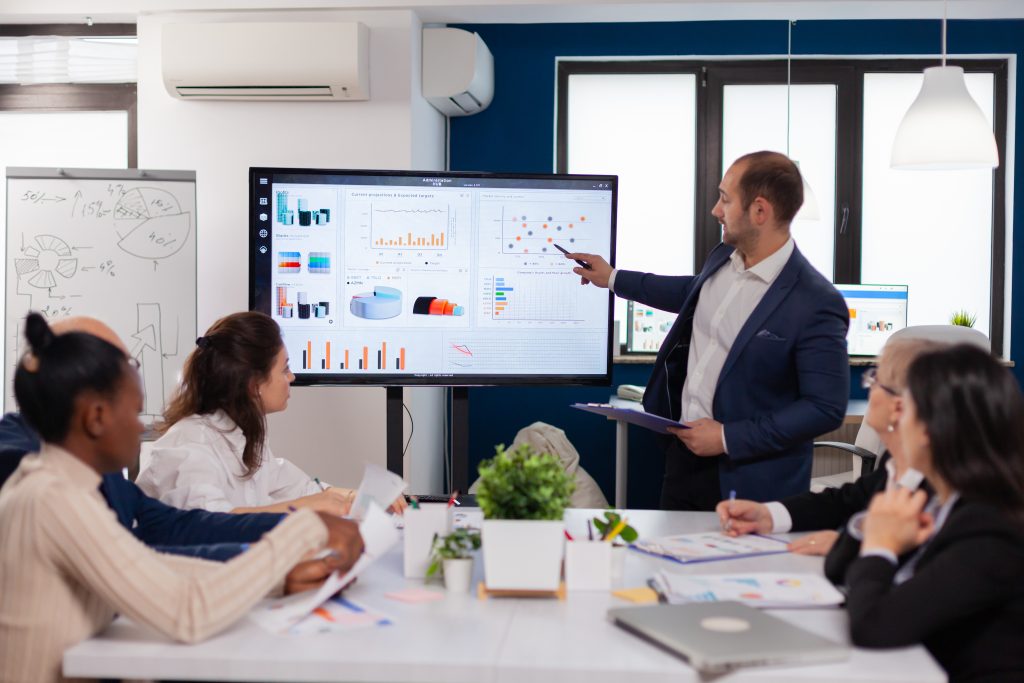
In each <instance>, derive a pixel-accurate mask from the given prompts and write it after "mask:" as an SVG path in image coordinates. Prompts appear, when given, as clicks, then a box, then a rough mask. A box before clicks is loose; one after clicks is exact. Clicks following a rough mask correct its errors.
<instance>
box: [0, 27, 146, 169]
mask: <svg viewBox="0 0 1024 683" xmlns="http://www.w3.org/2000/svg"><path fill="white" fill-rule="evenodd" d="M135 35H137V33H136V26H135V24H93V25H92V26H86V25H85V24H7V25H0V37H3V38H19V37H25V36H74V37H89V38H101V37H110V36H118V37H125V36H135ZM0 111H10V112H18V111H20V112H73V111H124V112H126V113H127V115H128V130H127V133H128V168H138V163H139V143H138V84H137V83H40V84H34V85H14V84H0Z"/></svg>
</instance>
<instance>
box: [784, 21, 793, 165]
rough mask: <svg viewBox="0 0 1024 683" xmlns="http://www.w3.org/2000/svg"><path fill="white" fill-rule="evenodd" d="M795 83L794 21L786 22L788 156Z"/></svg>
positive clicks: (787, 153) (787, 152)
mask: <svg viewBox="0 0 1024 683" xmlns="http://www.w3.org/2000/svg"><path fill="white" fill-rule="evenodd" d="M792 83H793V20H792V19H787V20H786V156H787V157H788V156H789V120H790V107H791V106H792V104H791V100H792V97H791V96H790V88H791V86H792Z"/></svg>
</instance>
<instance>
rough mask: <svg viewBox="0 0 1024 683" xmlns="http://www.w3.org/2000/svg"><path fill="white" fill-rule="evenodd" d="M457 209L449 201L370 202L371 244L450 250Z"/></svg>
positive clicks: (397, 247) (375, 246)
mask: <svg viewBox="0 0 1024 683" xmlns="http://www.w3.org/2000/svg"><path fill="white" fill-rule="evenodd" d="M454 211H455V209H453V208H452V207H451V206H450V205H448V204H434V205H428V206H423V207H418V206H409V205H392V204H387V203H377V202H374V203H372V204H371V205H370V241H371V244H372V245H373V248H374V249H405V248H409V247H415V248H422V249H431V250H437V251H440V250H446V249H447V248H448V246H449V244H450V243H451V238H450V235H449V232H450V230H449V228H450V226H451V225H452V224H453V221H454V220H455V216H454V215H453V214H454Z"/></svg>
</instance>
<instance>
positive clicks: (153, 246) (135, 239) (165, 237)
mask: <svg viewBox="0 0 1024 683" xmlns="http://www.w3.org/2000/svg"><path fill="white" fill-rule="evenodd" d="M114 229H115V230H116V231H117V236H118V237H120V238H121V241H120V242H118V243H117V246H119V247H121V248H122V249H123V250H125V251H126V252H128V253H129V254H132V255H133V256H138V257H139V258H144V259H162V258H167V257H168V256H173V255H174V254H176V253H178V251H180V250H181V248H182V247H184V246H185V242H187V241H188V236H189V232H190V231H191V229H192V215H191V214H190V213H189V212H187V211H182V210H181V205H180V204H179V203H178V200H177V198H175V196H174V195H172V194H171V193H170V192H166V191H165V190H159V189H156V188H152V187H137V188H134V189H132V190H128V191H127V192H125V193H124V194H123V195H121V198H120V199H118V200H117V204H116V205H115V206H114Z"/></svg>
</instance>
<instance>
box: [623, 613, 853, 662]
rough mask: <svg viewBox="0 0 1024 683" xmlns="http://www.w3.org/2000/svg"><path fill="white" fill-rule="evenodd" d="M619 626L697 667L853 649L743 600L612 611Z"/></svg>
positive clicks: (802, 658) (812, 658)
mask: <svg viewBox="0 0 1024 683" xmlns="http://www.w3.org/2000/svg"><path fill="white" fill-rule="evenodd" d="M608 618H609V619H611V620H612V621H613V622H614V623H615V624H616V625H618V626H621V627H622V628H624V629H626V630H627V631H629V632H630V633H633V634H635V635H638V636H640V637H641V638H643V639H644V640H647V641H650V642H652V643H654V644H655V645H658V646H660V647H662V648H663V649H665V650H668V651H669V652H671V653H672V654H676V655H679V656H681V657H683V658H684V659H686V660H687V661H688V662H689V663H690V665H691V666H692V667H693V668H695V669H697V670H698V671H702V672H707V673H722V672H725V671H728V670H729V669H733V668H735V667H740V666H755V665H766V664H820V663H823V662H835V661H841V660H844V659H846V658H847V657H849V654H850V651H849V648H847V647H845V646H843V645H839V644H837V643H834V642H832V641H831V640H827V639H825V638H822V637H821V636H817V635H814V634H813V633H809V632H808V631H805V630H803V629H801V628H797V627H796V626H793V625H792V624H790V623H788V622H785V621H783V620H781V619H777V618H776V617H773V616H770V615H768V614H765V613H764V612H761V611H760V610H757V609H754V608H753V607H748V606H746V605H743V604H740V603H738V602H693V603H688V604H684V605H651V606H649V607H622V608H616V609H610V610H608Z"/></svg>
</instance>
